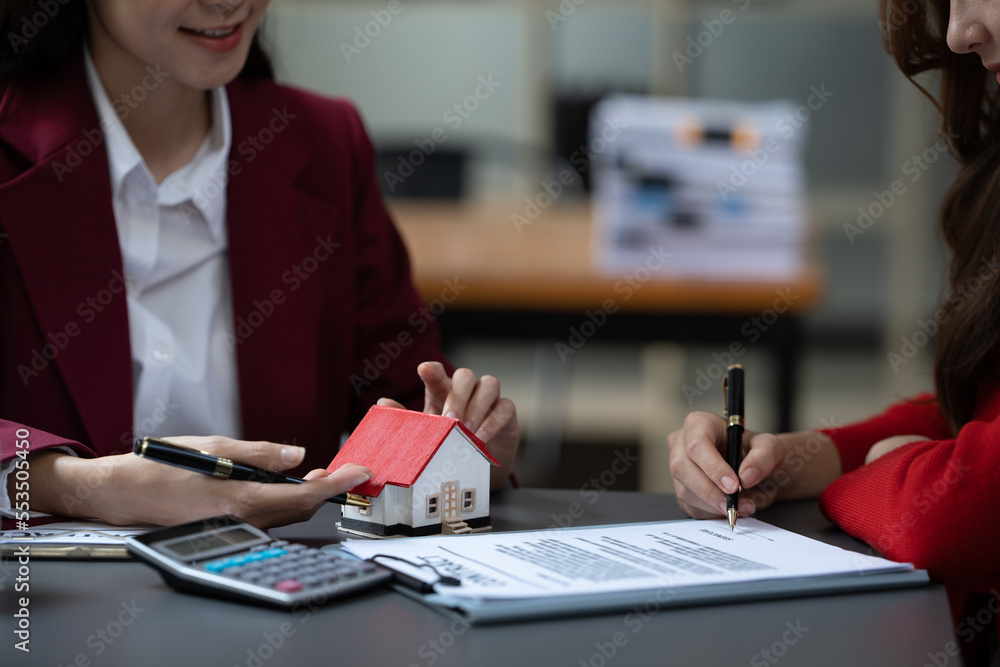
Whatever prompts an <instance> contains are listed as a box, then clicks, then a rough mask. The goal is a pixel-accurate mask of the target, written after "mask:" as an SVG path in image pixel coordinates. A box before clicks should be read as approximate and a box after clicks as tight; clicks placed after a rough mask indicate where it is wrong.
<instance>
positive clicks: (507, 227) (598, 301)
mask: <svg viewBox="0 0 1000 667" xmlns="http://www.w3.org/2000/svg"><path fill="white" fill-rule="evenodd" d="M524 206H525V204H524V203H523V202H521V203H520V204H518V203H516V202H515V203H511V204H509V205H503V204H464V203H454V202H433V203H428V202H415V201H393V202H390V208H391V211H392V214H393V216H394V217H395V220H396V222H397V224H398V226H399V228H400V231H401V233H402V235H403V237H404V239H405V240H406V244H407V246H408V247H409V249H410V253H411V258H412V262H413V272H414V278H415V281H416V284H417V287H418V289H419V290H420V292H421V294H422V295H423V297H424V298H425V299H426V300H428V301H429V302H430V301H432V300H433V299H437V298H440V297H441V294H442V291H443V290H444V289H445V288H446V283H445V281H455V280H456V279H457V281H458V282H459V283H460V284H461V285H462V286H463V287H462V291H461V293H460V295H459V297H458V298H455V299H454V301H453V302H452V303H450V304H448V305H447V308H445V310H444V312H443V313H442V314H441V316H440V320H441V324H442V330H443V334H444V337H445V343H446V345H447V344H451V343H454V342H455V341H457V340H460V339H469V338H475V337H480V338H493V339H522V340H525V339H533V340H548V341H552V340H563V339H566V338H567V335H568V331H569V327H571V326H575V327H579V326H580V324H581V323H583V322H585V321H587V320H586V316H585V313H586V311H588V310H590V311H594V310H596V309H601V308H603V307H604V305H605V304H607V303H608V300H609V299H610V300H613V301H614V305H615V308H616V309H617V310H616V312H615V314H614V315H613V316H612V317H609V318H608V320H607V323H606V324H605V325H603V326H601V328H600V329H599V330H598V331H597V332H596V334H595V335H594V339H595V340H601V341H612V340H615V341H621V340H629V341H637V342H650V341H659V340H675V341H682V342H691V341H696V342H699V343H705V342H713V343H723V344H724V346H723V347H720V349H719V352H720V353H721V352H723V351H725V350H729V349H730V346H731V345H733V344H734V343H740V344H742V345H744V346H749V345H750V344H751V343H754V342H755V343H756V344H758V345H761V346H767V347H769V348H770V349H771V350H773V352H774V356H775V370H776V375H777V377H776V380H777V381H776V393H777V395H776V404H777V406H778V417H777V426H778V428H779V430H782V431H784V430H789V429H790V428H791V426H792V414H793V409H794V399H795V389H796V383H795V376H796V368H797V362H798V359H799V356H800V352H801V345H802V335H801V325H800V315H801V314H803V313H805V312H807V311H808V310H809V309H810V308H812V307H813V306H815V305H816V304H817V303H818V302H819V300H820V298H821V297H822V292H823V280H822V276H821V272H820V270H819V268H818V267H817V266H815V265H809V266H807V268H806V269H805V270H804V271H803V272H802V274H801V275H799V276H795V277H794V278H793V279H790V280H782V281H760V280H691V279H672V278H661V277H657V276H655V275H654V276H653V277H652V278H651V279H649V280H648V281H647V282H644V283H641V288H639V289H632V290H631V296H630V297H629V298H628V299H627V300H626V299H625V298H624V291H618V292H616V290H615V286H616V284H618V286H619V289H620V290H623V288H622V287H621V285H622V283H621V281H622V279H623V277H624V275H625V274H621V275H616V274H612V273H604V272H601V271H599V270H598V269H597V268H596V267H595V266H594V262H593V261H592V249H591V240H592V233H591V215H590V206H589V204H572V203H571V204H563V205H553V206H552V207H550V208H549V209H546V210H544V211H542V213H541V215H540V216H539V217H538V218H537V219H536V220H534V221H533V222H531V224H528V225H523V226H522V227H521V229H520V231H518V229H517V227H516V225H515V224H514V222H512V220H511V216H512V214H515V213H517V214H522V215H523V209H524ZM667 250H668V251H669V249H667ZM780 294H791V295H792V296H793V297H794V301H793V302H792V303H791V305H790V306H789V307H788V309H787V311H786V312H783V313H781V314H780V316H779V317H778V318H777V320H776V321H774V322H773V323H772V324H770V325H766V327H765V328H766V331H763V330H761V326H758V325H757V324H755V323H754V320H753V318H758V321H760V318H761V316H762V314H763V313H768V319H771V313H769V312H768V311H772V309H774V307H775V304H776V303H778V304H779V305H781V306H782V307H785V302H783V301H782V300H781V298H780ZM748 332H758V333H752V335H751V336H748V335H747V333H748ZM758 337H759V340H757V341H754V340H751V339H752V338H758Z"/></svg>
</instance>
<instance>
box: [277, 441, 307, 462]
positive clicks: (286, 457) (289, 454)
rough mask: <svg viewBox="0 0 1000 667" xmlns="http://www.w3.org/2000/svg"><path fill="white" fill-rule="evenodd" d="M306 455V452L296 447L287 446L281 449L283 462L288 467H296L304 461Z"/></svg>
mask: <svg viewBox="0 0 1000 667" xmlns="http://www.w3.org/2000/svg"><path fill="white" fill-rule="evenodd" d="M305 455H306V450H305V449H303V448H302V447H296V446H294V445H285V446H284V447H282V448H281V462H282V463H286V464H288V465H295V464H296V463H299V462H300V461H302V459H303V457H304V456H305Z"/></svg>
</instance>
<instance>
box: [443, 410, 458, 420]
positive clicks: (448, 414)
mask: <svg viewBox="0 0 1000 667" xmlns="http://www.w3.org/2000/svg"><path fill="white" fill-rule="evenodd" d="M444 416H445V417H449V418H451V419H458V413H457V412H455V411H454V410H449V411H448V412H446V413H444Z"/></svg>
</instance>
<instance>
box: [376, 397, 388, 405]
mask: <svg viewBox="0 0 1000 667" xmlns="http://www.w3.org/2000/svg"><path fill="white" fill-rule="evenodd" d="M387 400H388V399H386V398H380V399H378V400H377V401H375V405H385V402H386V401H387Z"/></svg>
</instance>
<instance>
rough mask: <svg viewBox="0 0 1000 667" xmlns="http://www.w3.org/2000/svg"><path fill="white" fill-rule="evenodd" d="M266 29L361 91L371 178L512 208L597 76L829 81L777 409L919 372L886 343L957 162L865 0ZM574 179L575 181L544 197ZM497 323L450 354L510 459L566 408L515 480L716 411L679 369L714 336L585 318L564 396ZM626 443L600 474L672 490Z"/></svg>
mask: <svg viewBox="0 0 1000 667" xmlns="http://www.w3.org/2000/svg"><path fill="white" fill-rule="evenodd" d="M265 29H266V31H267V33H266V34H267V37H268V42H269V43H270V44H271V46H272V50H273V52H274V54H275V56H276V60H277V64H278V72H279V78H280V79H282V80H283V81H286V82H291V83H294V84H297V85H301V86H304V87H307V88H310V89H313V90H316V91H319V92H322V93H324V94H329V95H337V96H346V97H349V98H351V99H353V100H354V101H355V103H356V104H357V106H358V107H359V108H360V110H361V112H362V114H363V116H364V118H365V120H366V123H367V125H368V127H369V130H370V131H371V134H372V136H373V139H374V141H375V143H376V147H377V149H378V151H379V154H380V156H381V161H380V165H379V171H380V173H381V174H382V175H383V176H381V177H380V179H381V180H382V185H383V187H384V189H385V190H386V192H387V194H390V195H393V196H398V195H404V196H406V197H436V198H442V199H444V200H445V201H454V202H459V201H461V202H465V203H466V204H468V203H469V202H473V203H475V202H506V203H509V205H510V207H511V210H512V211H513V210H516V207H517V206H518V205H519V202H523V201H524V197H525V196H533V195H534V194H535V193H537V192H538V189H539V183H540V182H541V181H542V180H543V179H546V178H551V177H552V174H553V168H554V166H557V165H565V164H566V163H565V162H559V161H558V158H557V157H555V156H557V155H559V154H560V153H561V154H562V155H563V157H564V158H568V157H569V153H571V152H572V151H573V150H574V149H575V148H578V147H579V146H580V145H581V144H582V143H584V142H585V141H586V140H587V135H586V120H587V113H588V109H589V105H590V104H591V103H592V102H593V101H594V100H596V99H599V98H600V97H601V96H603V95H606V94H608V93H611V92H617V91H627V92H632V93H641V94H650V95H664V96H689V97H699V98H701V97H704V98H723V99H733V100H750V101H753V100H769V99H779V98H780V99H791V100H793V101H796V102H797V103H798V104H804V103H805V102H806V101H807V99H808V98H809V96H810V95H811V94H813V93H814V92H815V91H816V90H824V91H827V92H828V93H832V94H831V95H829V96H828V99H827V100H826V101H825V102H823V104H822V105H821V106H820V107H819V108H818V109H815V110H813V111H812V113H811V118H810V119H809V129H808V139H807V141H808V149H807V154H806V165H807V168H808V178H809V187H808V205H809V214H810V221H809V225H810V230H809V232H810V242H809V252H810V256H811V258H812V259H813V260H815V262H817V264H818V265H819V266H820V267H821V270H822V272H823V277H824V297H823V299H822V300H821V302H820V303H819V304H818V305H817V306H816V307H815V308H814V309H812V310H811V311H810V313H809V314H808V315H807V316H806V317H805V323H804V324H805V336H806V353H805V355H804V358H803V360H802V363H801V364H800V366H799V369H798V378H799V387H800V390H801V391H800V396H799V400H798V402H797V408H796V412H795V414H794V415H793V425H794V426H795V427H796V428H814V427H818V426H819V425H820V424H821V423H829V422H833V423H841V424H842V423H846V422H849V421H851V420H855V419H858V418H861V417H864V416H866V415H869V414H872V413H873V412H874V411H877V410H880V409H881V408H883V407H884V406H886V405H888V404H889V403H890V402H892V401H893V400H897V399H898V398H900V397H903V396H907V395H911V394H913V393H915V392H916V391H919V390H923V389H927V388H929V387H930V386H931V384H930V376H929V368H930V361H931V358H932V355H933V352H932V345H926V346H924V347H922V348H920V349H919V350H918V351H917V353H916V355H915V356H914V357H913V358H912V359H908V360H907V362H906V363H902V364H897V365H896V367H895V368H894V367H893V365H891V364H890V362H889V359H888V356H887V355H888V354H889V353H890V352H897V353H898V352H900V349H901V346H902V345H903V341H902V339H903V338H904V337H905V338H907V339H909V340H911V341H912V340H913V337H914V334H915V333H916V332H918V331H920V328H919V323H920V322H921V321H926V320H927V319H928V318H929V317H931V316H932V313H933V310H934V307H935V303H936V301H937V299H938V297H939V296H940V289H941V287H940V285H941V277H942V275H943V267H944V262H945V255H944V252H943V250H942V249H941V246H940V244H939V242H938V238H937V235H936V231H935V217H936V212H937V206H938V202H939V201H940V198H941V196H942V194H943V192H944V190H945V188H946V187H947V184H948V183H949V182H950V179H951V178H952V176H953V174H954V167H953V165H952V164H951V162H950V159H949V158H947V156H946V155H943V154H941V153H940V152H939V151H934V150H933V149H932V150H931V151H930V152H926V153H925V151H927V149H928V148H929V147H930V146H931V145H932V143H933V141H934V139H935V133H936V130H937V123H936V118H935V116H934V114H933V110H932V108H931V106H930V104H929V103H927V102H926V101H925V100H924V99H923V98H922V97H921V96H920V95H919V94H918V93H917V92H916V91H915V89H913V87H912V86H911V85H910V84H909V83H908V82H907V81H906V80H905V79H904V78H903V77H902V76H901V75H900V74H898V72H897V71H896V70H895V68H894V66H893V64H892V63H891V62H890V60H889V58H888V56H886V55H885V53H884V52H883V50H882V46H881V37H880V34H879V29H878V26H877V23H876V8H875V0H841V1H840V2H836V3H831V2H828V1H825V0H399V2H398V3H397V2H390V1H389V0H276V1H275V2H273V3H272V5H271V9H270V10H269V16H268V18H267V21H266V23H265ZM699 41H700V43H699ZM694 45H697V48H695V46H694ZM486 84H489V85H486ZM481 86H482V87H481ZM477 88H479V91H480V93H481V95H480V97H481V98H484V99H480V100H478V104H475V105H472V106H475V108H474V109H470V108H468V107H469V105H467V104H466V105H465V107H463V108H461V109H460V110H456V109H455V108H454V107H455V105H456V104H458V105H460V106H461V105H463V104H464V100H466V99H467V98H468V97H469V96H470V95H473V94H474V91H476V89H477ZM435 130H437V131H439V134H438V135H437V136H438V137H439V138H440V137H441V136H446V137H447V141H445V142H442V143H437V144H436V149H437V150H436V153H437V155H435V156H431V157H433V158H434V159H433V160H432V161H431V160H430V159H429V161H428V164H427V165H426V168H422V169H419V170H416V171H415V172H414V177H413V178H412V179H409V178H408V179H406V183H404V184H398V183H397V184H393V183H388V182H386V179H385V178H384V174H385V172H386V171H390V172H391V171H394V170H397V169H398V167H399V164H400V163H399V157H400V156H401V155H406V154H408V153H409V152H411V151H413V150H414V148H415V147H416V146H417V145H418V144H416V143H415V142H418V141H426V140H427V139H428V138H430V137H432V136H433V132H434V131H435ZM442 133H443V134H442ZM915 156H922V157H918V159H917V161H916V162H915V161H914V157H915ZM897 180H900V181H902V182H903V183H904V184H905V191H904V192H903V193H902V194H900V195H896V196H894V200H893V202H892V203H891V205H888V206H886V207H885V212H884V214H882V215H881V216H879V217H877V218H874V219H873V221H872V223H871V224H870V225H869V226H868V227H867V229H864V230H862V231H863V233H862V234H860V235H858V234H854V235H853V236H852V235H851V234H849V233H848V232H847V230H845V225H855V231H857V230H858V229H860V228H859V227H857V225H858V217H859V207H860V208H861V209H863V210H864V209H869V208H870V207H871V205H872V203H873V202H876V201H878V196H879V195H878V193H884V192H886V191H889V190H890V188H891V185H892V183H893V182H894V181H897ZM392 185H396V186H397V189H398V191H395V192H393V191H392V190H393V188H392V187H390V186H392ZM584 197H586V193H585V192H584V191H583V189H582V188H577V189H576V190H573V191H572V192H568V193H567V195H566V196H564V197H561V198H560V199H559V201H557V202H556V203H555V204H554V206H564V205H570V204H571V203H572V202H573V201H574V200H578V199H579V198H584ZM883 198H884V197H883ZM874 210H875V211H878V210H879V209H878V207H875V209H874ZM502 333H503V332H502V331H499V332H497V336H495V337H491V338H490V339H489V340H481V341H464V342H463V343H462V344H461V345H460V346H458V347H457V348H456V349H454V350H453V356H454V357H455V360H456V362H458V363H459V364H464V365H469V366H470V367H472V368H474V369H476V370H477V371H480V372H489V373H493V374H495V375H497V376H498V377H499V378H500V379H501V381H502V383H503V387H504V390H505V394H507V395H509V396H511V397H512V398H514V399H515V402H516V403H517V404H518V407H519V411H520V414H521V421H522V424H523V428H524V431H525V437H526V439H527V441H528V443H529V446H528V447H527V448H526V451H525V455H526V456H529V457H530V456H531V455H532V454H535V455H538V454H539V452H532V451H531V442H532V435H533V429H539V430H541V429H543V428H548V429H550V430H551V427H552V424H553V423H554V422H558V424H559V425H560V427H559V428H558V429H556V431H555V432H556V433H557V434H558V440H559V443H558V444H557V447H558V448H559V449H558V451H556V452H555V454H552V452H549V453H548V454H546V455H545V456H543V457H541V459H539V460H542V463H541V464H539V467H538V469H537V470H536V469H535V468H533V467H532V466H528V465H526V466H523V467H522V470H521V477H522V479H523V480H524V481H525V482H526V483H529V484H537V485H549V484H550V485H559V486H565V487H569V488H576V487H580V486H581V485H583V484H585V483H587V481H588V480H589V479H591V478H592V477H594V476H595V475H599V474H600V473H601V472H603V471H605V470H608V469H609V466H610V465H611V463H612V462H613V461H614V460H615V456H616V455H617V454H618V453H620V452H623V451H625V450H626V449H628V450H629V452H643V451H647V452H648V451H650V448H651V447H655V446H656V445H655V443H656V442H657V441H660V442H662V441H663V440H665V438H666V434H667V432H668V431H669V430H670V429H673V428H676V427H677V426H678V425H679V423H680V420H681V419H682V418H683V415H684V414H686V413H687V412H688V411H690V410H693V409H707V410H712V411H718V410H719V404H720V403H721V391H718V392H717V391H715V390H714V389H713V391H709V392H705V393H704V394H703V395H702V396H700V397H697V398H696V399H695V400H693V401H691V400H688V398H686V397H685V396H684V394H683V393H682V390H681V387H682V385H684V384H685V383H687V384H693V383H694V382H695V378H696V374H697V372H698V370H699V369H704V368H706V367H707V366H709V365H710V364H711V363H712V361H713V356H712V355H713V353H720V352H723V351H724V350H725V348H726V347H728V346H727V345H719V344H703V345H697V344H696V345H683V346H679V345H677V344H674V343H671V342H670V341H663V342H659V343H654V344H650V345H642V346H639V345H629V344H603V343H602V342H601V341H600V340H599V337H598V338H595V340H593V341H591V342H589V343H588V344H587V345H586V346H585V347H583V348H582V349H581V350H580V352H579V353H578V354H576V355H575V357H574V363H573V365H572V369H571V370H570V371H569V378H568V379H569V382H568V385H567V390H566V395H565V396H563V397H561V400H560V401H558V402H556V403H553V402H552V401H551V400H550V399H551V397H545V396H539V391H540V390H539V386H540V385H539V381H538V370H539V369H538V366H537V364H536V351H537V350H536V348H535V346H533V345H532V344H530V343H524V342H516V343H515V342H512V341H505V340H504V338H503V335H502ZM741 361H742V362H743V363H744V365H745V366H746V367H747V369H748V376H749V379H750V380H749V387H748V395H749V396H748V405H747V411H748V417H747V419H748V423H749V424H750V426H751V428H755V429H757V430H770V429H772V428H774V425H775V414H776V408H775V406H774V405H773V402H772V400H771V395H772V392H771V386H772V384H773V382H774V377H773V373H772V372H771V370H770V367H771V361H770V358H769V357H768V355H766V354H763V353H760V352H759V351H757V350H755V349H753V347H752V346H751V349H750V351H749V352H748V353H747V354H746V355H745V356H744V357H743V358H742V359H741ZM563 399H564V400H563ZM539 405H544V406H546V407H545V408H544V410H545V411H546V412H545V414H540V412H542V410H540V409H539ZM553 406H554V407H553ZM553 411H555V412H556V414H552V412H553ZM824 420H825V421H824ZM539 446H541V445H539ZM546 446H549V447H551V443H550V444H549V445H546ZM543 459H544V460H543ZM640 459H641V460H640V462H639V465H637V466H632V467H630V468H629V470H628V472H627V473H624V474H621V475H615V480H614V486H615V487H616V488H637V487H639V486H642V487H643V488H654V489H666V488H667V487H665V486H664V485H663V484H662V483H657V482H655V479H656V478H658V477H659V478H663V479H665V478H666V477H668V474H667V471H666V470H665V469H662V465H663V463H662V461H663V459H662V457H661V458H659V459H657V458H656V457H648V458H643V456H642V455H641V454H640ZM650 461H657V463H656V465H657V466H660V469H658V470H650V469H649V465H651V464H650V463H649V462H650ZM644 462H645V463H646V464H647V467H646V470H645V472H643V471H642V466H643V463H644ZM619 469H620V466H619ZM651 480H654V481H651Z"/></svg>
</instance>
